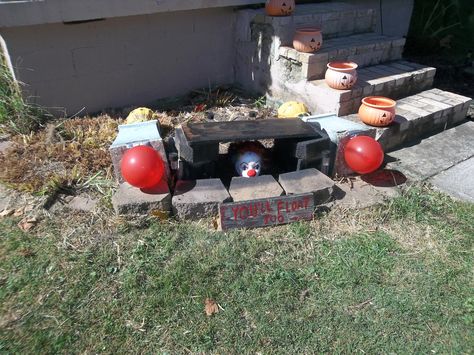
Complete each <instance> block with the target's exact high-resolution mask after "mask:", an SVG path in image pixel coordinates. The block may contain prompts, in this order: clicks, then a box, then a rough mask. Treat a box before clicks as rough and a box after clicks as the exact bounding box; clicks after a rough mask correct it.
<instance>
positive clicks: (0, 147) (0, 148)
mask: <svg viewBox="0 0 474 355" xmlns="http://www.w3.org/2000/svg"><path fill="white" fill-rule="evenodd" d="M11 146H13V142H11V141H0V154H2V153H4V152H5V151H6V150H7V149H8V148H10V147H11Z"/></svg>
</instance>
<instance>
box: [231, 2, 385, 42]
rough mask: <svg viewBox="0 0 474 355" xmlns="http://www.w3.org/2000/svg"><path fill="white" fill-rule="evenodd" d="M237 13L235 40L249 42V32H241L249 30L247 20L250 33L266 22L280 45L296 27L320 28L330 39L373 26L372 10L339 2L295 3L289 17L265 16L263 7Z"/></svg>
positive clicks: (291, 37)
mask: <svg viewBox="0 0 474 355" xmlns="http://www.w3.org/2000/svg"><path fill="white" fill-rule="evenodd" d="M237 16H238V17H237V29H238V31H237V34H238V37H237V40H238V41H250V37H251V34H250V31H248V30H246V31H242V29H245V28H248V29H249V27H248V24H249V23H252V30H251V32H254V31H255V30H256V29H257V28H260V27H261V25H267V26H268V25H269V26H270V27H271V28H272V32H273V34H274V35H276V36H278V37H279V39H280V42H281V44H290V43H291V42H292V40H293V34H294V32H295V29H296V28H301V27H318V28H321V29H322V31H323V35H324V36H325V38H333V37H340V36H348V35H352V34H356V33H367V32H374V31H375V26H376V11H375V10H374V9H372V8H367V7H366V6H361V5H352V4H346V3H342V2H330V3H329V2H326V3H319V4H305V5H297V6H296V11H295V12H294V13H293V14H292V15H291V16H281V17H272V16H267V15H266V14H265V10H264V9H258V10H251V9H244V10H240V11H239V12H238V14H237ZM242 36H243V37H242Z"/></svg>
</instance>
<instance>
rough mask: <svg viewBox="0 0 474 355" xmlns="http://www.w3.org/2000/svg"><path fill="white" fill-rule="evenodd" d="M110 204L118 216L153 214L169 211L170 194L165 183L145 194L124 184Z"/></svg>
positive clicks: (120, 186)
mask: <svg viewBox="0 0 474 355" xmlns="http://www.w3.org/2000/svg"><path fill="white" fill-rule="evenodd" d="M112 204H113V206H114V209H115V212H117V213H118V214H150V213H151V214H154V213H155V212H156V213H159V212H169V211H170V210H171V194H170V191H169V188H168V185H167V183H166V182H165V181H164V180H162V182H161V183H160V185H159V186H158V187H156V188H154V189H153V190H148V191H146V192H144V191H142V190H140V189H137V188H136V187H133V186H131V185H130V184H128V183H126V182H124V183H122V184H120V185H119V188H118V189H117V192H116V193H115V194H114V195H113V196H112Z"/></svg>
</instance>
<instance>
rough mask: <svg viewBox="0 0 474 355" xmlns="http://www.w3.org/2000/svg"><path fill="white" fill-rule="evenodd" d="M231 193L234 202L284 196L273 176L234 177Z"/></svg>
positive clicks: (231, 183)
mask: <svg viewBox="0 0 474 355" xmlns="http://www.w3.org/2000/svg"><path fill="white" fill-rule="evenodd" d="M229 193H230V195H231V197H232V199H233V200H234V202H238V201H247V200H255V199H259V198H268V197H277V196H281V195H283V193H284V192H283V189H282V188H281V186H280V184H278V182H277V181H276V180H275V179H274V178H273V176H271V175H262V176H256V177H253V178H244V177H240V176H239V177H233V178H232V181H231V182H230V188H229Z"/></svg>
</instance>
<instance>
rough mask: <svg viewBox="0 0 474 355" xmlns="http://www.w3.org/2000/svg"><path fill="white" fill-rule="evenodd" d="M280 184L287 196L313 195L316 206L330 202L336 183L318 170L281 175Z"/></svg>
mask: <svg viewBox="0 0 474 355" xmlns="http://www.w3.org/2000/svg"><path fill="white" fill-rule="evenodd" d="M278 182H279V183H280V185H281V186H282V187H283V189H284V190H285V192H286V194H287V195H293V194H301V193H306V192H311V193H313V195H314V203H315V205H320V204H323V203H327V202H329V201H330V200H331V199H332V195H333V192H334V181H333V180H332V179H330V178H329V177H327V176H326V175H324V174H323V173H322V172H320V171H318V170H316V169H304V170H299V171H294V172H290V173H285V174H280V177H279V178H278Z"/></svg>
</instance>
